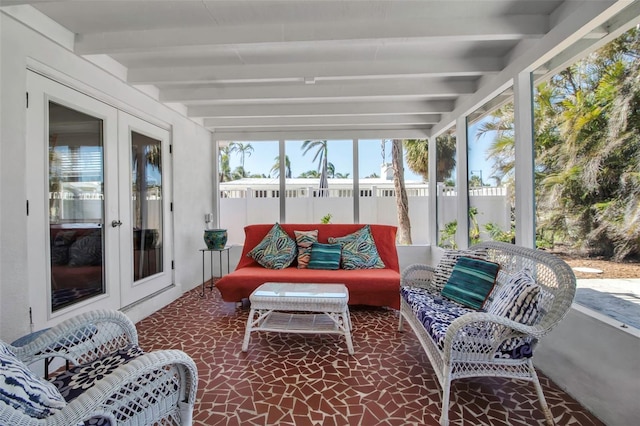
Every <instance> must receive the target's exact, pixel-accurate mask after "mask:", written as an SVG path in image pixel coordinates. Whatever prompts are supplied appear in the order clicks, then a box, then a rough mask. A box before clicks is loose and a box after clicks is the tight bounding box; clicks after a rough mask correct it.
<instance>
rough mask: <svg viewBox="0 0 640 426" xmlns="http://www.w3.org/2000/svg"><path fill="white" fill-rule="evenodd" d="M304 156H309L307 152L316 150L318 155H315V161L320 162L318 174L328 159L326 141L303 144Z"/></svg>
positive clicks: (309, 141)
mask: <svg viewBox="0 0 640 426" xmlns="http://www.w3.org/2000/svg"><path fill="white" fill-rule="evenodd" d="M301 149H302V154H303V155H307V152H309V151H311V150H313V149H315V150H316V153H315V154H314V155H313V161H316V160H317V161H318V172H320V171H321V170H322V167H323V166H322V165H323V163H324V161H325V159H326V158H327V154H328V149H327V141H326V140H323V141H321V140H308V141H304V142H303V143H302V147H301Z"/></svg>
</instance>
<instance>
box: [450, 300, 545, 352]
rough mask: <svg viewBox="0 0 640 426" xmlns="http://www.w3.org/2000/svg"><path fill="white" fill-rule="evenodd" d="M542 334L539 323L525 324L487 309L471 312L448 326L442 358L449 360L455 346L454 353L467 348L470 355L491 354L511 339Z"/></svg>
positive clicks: (538, 336)
mask: <svg viewBox="0 0 640 426" xmlns="http://www.w3.org/2000/svg"><path fill="white" fill-rule="evenodd" d="M545 334H546V330H545V329H544V328H542V327H540V326H538V325H534V326H529V325H524V324H522V323H519V322H517V321H513V320H510V319H508V318H505V317H503V316H500V315H494V314H489V313H486V312H470V313H468V314H465V315H462V316H461V317H459V318H457V319H455V320H454V321H453V322H452V323H451V324H450V325H449V327H448V328H447V333H446V335H445V339H444V349H443V352H444V358H445V360H446V362H449V360H450V359H451V354H452V352H453V351H454V348H455V350H456V351H457V352H460V351H461V348H466V349H468V350H469V353H472V352H473V355H471V356H476V357H482V356H489V357H493V355H494V353H495V351H496V350H497V349H498V347H499V346H500V345H501V344H502V343H504V342H505V341H507V340H509V339H511V338H514V337H527V336H528V337H532V338H536V339H538V338H540V337H542V336H543V335H545ZM466 349H462V351H465V350H466Z"/></svg>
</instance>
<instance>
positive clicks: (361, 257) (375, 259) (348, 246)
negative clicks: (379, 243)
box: [329, 225, 385, 269]
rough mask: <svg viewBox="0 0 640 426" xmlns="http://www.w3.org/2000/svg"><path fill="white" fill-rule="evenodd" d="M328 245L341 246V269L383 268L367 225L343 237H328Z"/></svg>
mask: <svg viewBox="0 0 640 426" xmlns="http://www.w3.org/2000/svg"><path fill="white" fill-rule="evenodd" d="M329 243H338V244H340V245H341V246H342V257H341V261H342V268H343V269H381V268H384V267H385V265H384V262H382V259H381V258H380V255H379V254H378V249H377V247H376V242H375V241H374V239H373V235H371V228H370V227H369V225H365V226H363V227H362V228H361V229H359V230H357V231H356V232H354V233H352V234H349V235H345V236H344V237H329Z"/></svg>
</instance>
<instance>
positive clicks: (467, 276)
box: [442, 256, 500, 310]
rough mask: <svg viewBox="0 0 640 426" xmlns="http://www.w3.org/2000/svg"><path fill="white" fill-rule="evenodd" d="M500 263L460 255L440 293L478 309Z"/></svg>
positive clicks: (486, 294) (494, 281)
mask: <svg viewBox="0 0 640 426" xmlns="http://www.w3.org/2000/svg"><path fill="white" fill-rule="evenodd" d="M499 269H500V265H498V264H497V263H493V262H487V261H486V260H481V259H473V258H471V257H464V256H462V257H460V258H458V261H457V262H456V264H455V266H454V267H453V271H452V272H451V276H450V277H449V280H448V281H447V283H446V284H445V286H444V288H443V289H442V295H443V296H445V297H446V298H448V299H451V300H453V301H455V302H458V303H460V304H461V305H463V306H467V307H469V308H471V309H476V310H478V309H480V308H482V305H484V302H485V300H487V297H489V294H490V293H491V290H493V286H494V285H495V283H496V276H497V275H498V270H499Z"/></svg>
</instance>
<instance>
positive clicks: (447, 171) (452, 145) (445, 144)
mask: <svg viewBox="0 0 640 426" xmlns="http://www.w3.org/2000/svg"><path fill="white" fill-rule="evenodd" d="M436 160H437V161H436V182H446V181H447V180H449V179H450V178H451V173H452V172H453V169H455V167H456V137H455V133H454V132H450V133H447V134H444V135H441V136H438V137H437V138H436Z"/></svg>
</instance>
